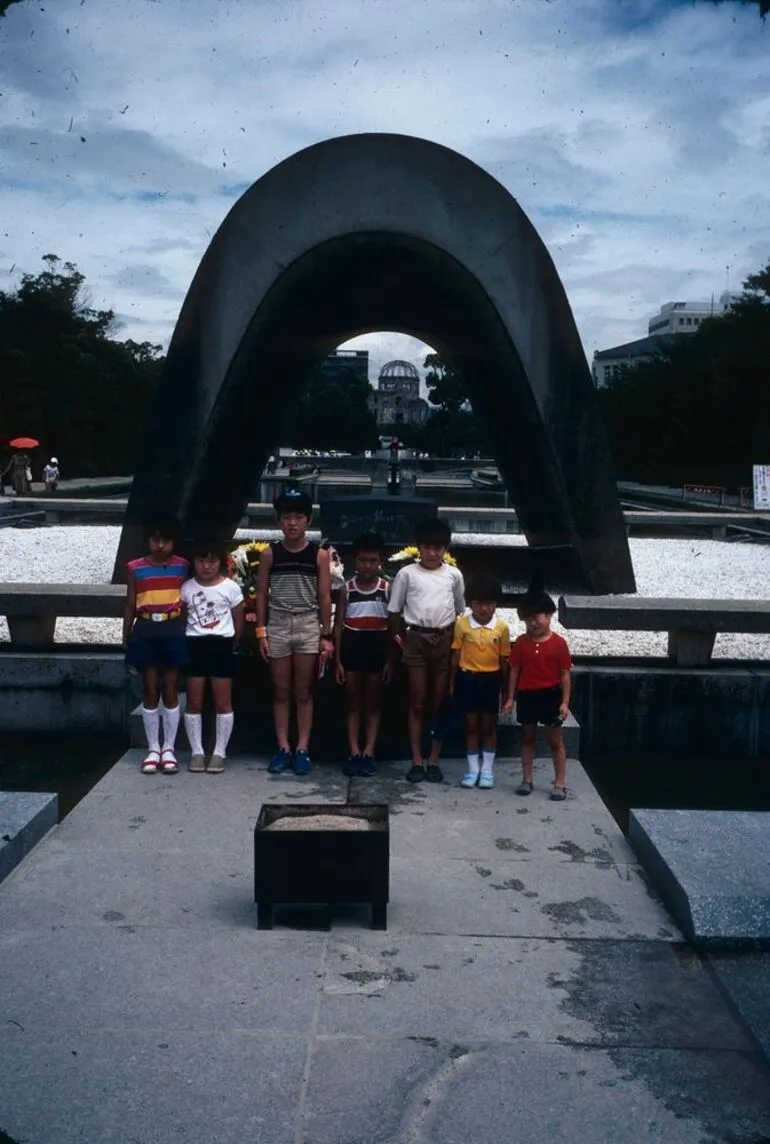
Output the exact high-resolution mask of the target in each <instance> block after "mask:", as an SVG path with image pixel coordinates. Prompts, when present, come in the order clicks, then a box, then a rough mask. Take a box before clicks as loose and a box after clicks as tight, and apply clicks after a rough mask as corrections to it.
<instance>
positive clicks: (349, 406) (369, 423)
mask: <svg viewBox="0 0 770 1144" xmlns="http://www.w3.org/2000/svg"><path fill="white" fill-rule="evenodd" d="M370 391H371V390H370V386H369V382H368V381H367V380H366V379H365V378H361V377H359V376H358V374H356V373H355V372H354V371H353V370H343V371H341V372H340V373H339V374H338V375H337V376H336V377H335V378H334V379H333V380H332V379H330V378H328V377H327V376H325V374H324V372H323V369H322V366H321V364H320V363H319V365H318V366H317V367H316V368H315V369H314V370H313V371H312V373H311V375H310V377H309V378H308V380H307V382H306V383H305V385H304V386H303V388H302V391H301V393H300V396H299V399H298V401H297V402H296V404H295V405H293V406H292V408H291V410H290V411H289V412H287V416H286V419H285V422H284V429H283V433H282V436H281V441H282V442H285V443H286V444H287V445H291V446H292V447H293V448H295V449H323V450H328V449H337V450H339V451H340V452H345V453H358V452H362V451H363V450H364V449H373V448H375V447H376V444H377V422H376V420H375V417H374V414H373V413H371V412H370V410H369V407H368V404H367V399H368V397H369V393H370Z"/></svg>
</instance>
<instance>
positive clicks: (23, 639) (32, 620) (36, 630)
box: [8, 616, 56, 647]
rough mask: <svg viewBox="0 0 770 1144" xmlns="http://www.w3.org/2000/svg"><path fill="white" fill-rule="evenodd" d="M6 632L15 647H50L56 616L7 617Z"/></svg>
mask: <svg viewBox="0 0 770 1144" xmlns="http://www.w3.org/2000/svg"><path fill="white" fill-rule="evenodd" d="M8 630H9V632H10V633H11V643H12V644H16V646H17V647H51V646H53V637H54V632H55V631H56V616H8Z"/></svg>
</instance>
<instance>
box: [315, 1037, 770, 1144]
mask: <svg viewBox="0 0 770 1144" xmlns="http://www.w3.org/2000/svg"><path fill="white" fill-rule="evenodd" d="M354 1076H367V1077H369V1078H381V1077H384V1076H387V1077H388V1083H387V1084H377V1083H368V1084H366V1085H363V1086H359V1085H354V1084H351V1078H352V1077H354ZM375 1125H376V1134H374V1133H373V1131H372V1129H373V1126H375ZM768 1132H770V1105H769V1104H768V1101H767V1098H766V1075H765V1070H764V1067H763V1064H762V1062H761V1061H759V1060H758V1059H757V1057H756V1056H750V1055H744V1054H742V1053H730V1052H713V1053H703V1052H701V1051H672V1050H665V1049H663V1050H661V1049H652V1050H650V1049H640V1048H627V1047H623V1048H617V1049H609V1050H606V1049H597V1048H595V1047H583V1046H580V1047H576V1046H572V1047H567V1046H564V1045H558V1044H538V1043H531V1042H528V1041H523V1042H519V1043H518V1044H489V1043H484V1042H481V1043H479V1042H476V1041H474V1040H471V1039H463V1040H461V1041H456V1042H452V1041H443V1040H435V1039H434V1038H429V1037H415V1038H409V1039H398V1040H379V1039H373V1038H357V1039H354V1040H351V1039H341V1038H332V1039H322V1038H319V1039H318V1042H317V1044H316V1046H315V1051H314V1053H313V1058H312V1071H311V1076H310V1085H309V1088H308V1093H307V1103H306V1110H305V1133H304V1134H303V1135H302V1136H300V1137H298V1139H302V1140H307V1141H312V1142H313V1144H339V1142H340V1141H345V1142H348V1141H349V1142H351V1144H352V1142H354V1141H355V1142H356V1144H358V1142H362V1144H363V1142H364V1141H370V1140H382V1141H399V1142H402V1141H403V1142H409V1144H412V1142H415V1144H417V1142H419V1144H465V1142H467V1141H469V1140H483V1141H485V1142H487V1141H495V1142H498V1141H499V1142H501V1144H502V1142H503V1141H505V1142H509V1141H512V1140H515V1141H516V1144H542V1142H543V1141H545V1140H569V1141H571V1142H572V1144H576V1142H578V1141H580V1142H583V1141H584V1142H586V1144H588V1142H589V1141H590V1142H591V1144H617V1142H618V1141H628V1142H629V1144H642V1142H644V1144H647V1142H660V1144H672V1142H675V1144H704V1142H705V1141H710V1142H711V1141H713V1142H716V1141H720V1142H721V1141H727V1140H741V1141H743V1140H746V1141H749V1140H751V1141H755V1140H756V1141H759V1140H761V1139H763V1138H765V1137H766V1136H767V1134H768Z"/></svg>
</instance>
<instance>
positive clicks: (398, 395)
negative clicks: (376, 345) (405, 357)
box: [369, 361, 428, 425]
mask: <svg viewBox="0 0 770 1144" xmlns="http://www.w3.org/2000/svg"><path fill="white" fill-rule="evenodd" d="M369 408H370V409H371V411H372V413H374V416H375V418H376V419H377V424H378V425H424V424H425V421H426V420H427V417H428V403H427V401H425V399H424V398H422V397H420V375H419V373H418V371H417V369H416V367H415V366H413V365H412V364H411V362H408V361H389V362H388V363H387V365H384V366H383V367H382V370H381V372H380V376H379V379H378V381H377V388H376V389H372V392H371V393H370V395H369Z"/></svg>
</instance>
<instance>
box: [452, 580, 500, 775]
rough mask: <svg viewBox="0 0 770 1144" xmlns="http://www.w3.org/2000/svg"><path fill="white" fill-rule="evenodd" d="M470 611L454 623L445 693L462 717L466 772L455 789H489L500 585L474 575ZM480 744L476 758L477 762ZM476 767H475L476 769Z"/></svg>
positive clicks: (496, 697) (497, 694)
mask: <svg viewBox="0 0 770 1144" xmlns="http://www.w3.org/2000/svg"><path fill="white" fill-rule="evenodd" d="M466 597H467V599H468V604H469V605H470V612H469V613H466V615H464V616H460V618H459V620H457V622H456V623H455V630H454V638H453V640H452V666H451V669H450V676H449V693H450V695H453V696H454V699H455V703H456V704H457V706H458V708H459V710H460V711H461V712H462V713H463V716H464V719H465V747H466V751H467V759H468V770H467V772H466V774H465V775H463V778H462V779H461V781H460V786H464V787H475V786H476V784H477V783H478V785H479V787H481V789H482V790H491V789H492V787H493V786H494V785H495V779H494V774H493V771H494V765H495V752H496V750H497V716H498V713H499V711H500V695H501V691H503V690H504V687H505V683H506V676H507V673H508V654H509V651H510V639H511V637H510V632H509V631H508V625H507V624H506V622H505V620H503V619H501V618H500V617H498V616H497V614H496V613H497V606H498V604H499V603H500V581H499V580H497V579H496V578H495V577H494V576H490V575H486V574H483V575H479V576H476V577H475V578H474V579H473V580H472V581H471V582H470V583H469V584H468V587H467V590H466ZM479 746H481V760H479ZM479 763H480V765H479Z"/></svg>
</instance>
